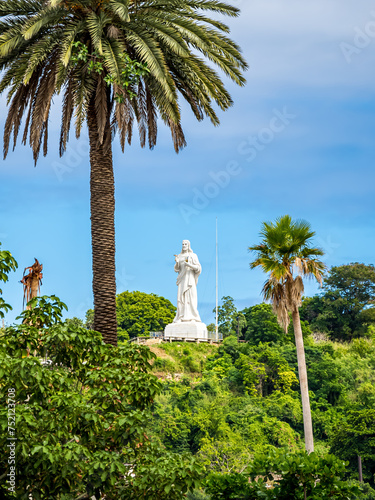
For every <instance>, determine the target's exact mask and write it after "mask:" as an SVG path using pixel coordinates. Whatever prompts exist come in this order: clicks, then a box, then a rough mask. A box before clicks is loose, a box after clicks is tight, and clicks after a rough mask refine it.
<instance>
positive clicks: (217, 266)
mask: <svg viewBox="0 0 375 500" xmlns="http://www.w3.org/2000/svg"><path fill="white" fill-rule="evenodd" d="M218 275H219V264H218V255H217V217H216V322H215V335H216V342H219V327H218V311H219V285H218V284H219V281H218Z"/></svg>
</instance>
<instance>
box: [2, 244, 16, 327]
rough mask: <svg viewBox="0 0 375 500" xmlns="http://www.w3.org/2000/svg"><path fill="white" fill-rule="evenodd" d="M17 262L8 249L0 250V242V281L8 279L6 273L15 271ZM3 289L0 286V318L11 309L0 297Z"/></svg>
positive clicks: (4, 281)
mask: <svg viewBox="0 0 375 500" xmlns="http://www.w3.org/2000/svg"><path fill="white" fill-rule="evenodd" d="M17 267H18V264H17V262H16V260H15V259H14V257H13V256H12V254H11V253H10V252H9V251H8V250H1V243H0V282H1V281H2V282H3V283H6V282H7V281H8V274H9V273H10V272H11V271H15V270H16V269H17ZM2 293H3V291H2V289H1V288H0V319H1V318H4V311H5V312H7V311H11V310H12V306H10V305H9V304H7V303H6V302H5V300H4V299H3V298H2V297H1V295H2Z"/></svg>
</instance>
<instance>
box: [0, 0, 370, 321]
mask: <svg viewBox="0 0 375 500" xmlns="http://www.w3.org/2000/svg"><path fill="white" fill-rule="evenodd" d="M232 3H233V4H234V5H237V6H238V7H240V9H241V11H242V12H241V16H240V18H238V19H235V20H229V25H230V26H231V30H232V31H231V36H232V38H233V39H235V40H236V42H238V43H239V44H240V46H241V47H242V49H243V53H244V55H245V58H246V59H247V61H248V63H249V66H250V68H249V71H248V72H247V74H246V77H247V85H246V86H245V87H243V88H238V87H235V86H234V85H233V84H231V83H229V82H227V86H228V88H229V89H230V91H231V93H232V96H233V99H234V106H233V107H232V108H231V109H230V110H229V111H227V112H225V113H220V120H221V125H220V127H216V128H215V127H213V126H212V125H211V124H210V123H209V121H208V120H205V121H204V122H202V123H197V122H196V121H195V119H194V117H193V116H192V114H191V112H190V110H189V109H188V108H187V107H186V106H185V105H182V110H183V124H184V131H185V135H186V138H187V142H188V146H187V148H185V149H184V150H183V151H182V152H181V153H180V154H179V155H176V154H175V153H174V150H173V147H172V144H171V140H170V137H169V132H168V130H166V129H164V128H163V126H162V125H160V129H159V139H158V144H157V146H156V147H155V149H154V150H153V151H148V150H146V149H145V150H142V149H140V147H139V146H138V144H137V141H136V137H135V138H134V141H133V145H132V146H131V147H127V148H126V150H125V154H122V153H121V151H120V148H119V146H118V143H117V142H115V143H114V145H113V147H114V164H115V178H116V246H117V286H118V293H120V292H122V291H124V290H126V289H128V290H140V291H143V292H147V293H151V292H153V293H156V294H159V295H162V296H164V297H166V298H168V299H169V300H171V301H172V302H173V303H176V293H177V287H176V284H175V273H174V271H173V264H174V260H173V254H175V253H177V252H179V251H180V248H181V241H182V240H183V239H190V241H191V245H192V248H193V250H194V251H195V252H196V253H197V254H198V256H199V259H200V261H201V264H202V267H203V271H202V275H201V277H200V279H199V284H198V299H199V309H200V312H201V316H202V319H203V321H205V322H207V323H209V322H211V321H212V320H213V315H212V309H213V307H214V302H215V218H216V217H218V226H219V268H220V279H219V295H220V297H221V296H224V295H231V296H232V297H233V298H234V299H235V302H236V304H237V307H238V308H243V307H246V306H250V305H253V304H255V303H258V302H260V301H261V297H260V290H261V287H262V284H263V282H264V279H265V277H264V276H263V275H262V273H261V272H260V271H257V270H254V271H250V270H249V261H250V258H251V256H250V255H249V253H248V252H247V248H248V246H249V245H253V244H256V243H257V242H258V240H259V230H260V227H261V223H262V221H265V220H274V219H275V218H276V217H279V216H281V215H284V214H286V213H288V214H290V215H291V216H292V217H293V218H303V219H306V220H307V221H309V222H310V223H311V225H312V228H313V229H314V230H315V231H316V238H315V243H316V244H317V245H318V246H321V247H322V248H323V249H324V250H325V252H326V256H325V258H324V260H325V262H326V263H327V265H328V266H332V265H341V264H346V263H349V262H356V261H359V262H364V263H374V261H375V259H374V258H373V249H374V247H375V234H374V215H375V214H374V212H375V203H374V199H375V196H374V195H375V170H374V160H375V146H374V143H375V141H374V130H375V85H374V83H375V82H374V80H375V73H374V70H373V68H374V66H375V8H374V6H373V3H372V2H371V1H369V0H362V2H361V3H360V9H359V8H358V5H359V4H358V3H355V2H350V1H348V0H345V1H342V0H341V1H339V0H330V1H328V2H327V0H316V1H314V2H307V1H301V0H266V1H264V0H254V1H251V2H250V1H249V0H236V1H233V2H232ZM226 21H227V22H228V20H226ZM5 116H6V96H5V95H3V96H1V97H0V130H2V129H3V126H4V122H5ZM59 123H60V106H59V99H58V98H57V99H56V105H55V108H54V114H53V116H52V118H51V132H50V140H49V153H48V156H47V157H46V158H42V159H41V160H40V162H39V163H38V166H37V167H36V168H34V166H33V161H32V155H31V151H30V149H29V148H28V147H27V148H26V147H24V146H21V145H19V146H17V148H16V150H15V152H14V153H10V154H9V155H8V158H7V159H6V160H5V161H0V214H1V219H0V220H1V224H0V241H1V242H2V245H3V249H8V250H10V251H11V252H12V253H13V255H14V256H15V258H16V259H17V261H18V263H19V269H18V271H17V273H12V275H11V276H10V280H9V282H8V283H7V284H6V285H5V286H4V287H3V291H4V298H5V299H6V300H7V301H8V302H10V303H11V304H12V305H13V308H14V310H13V312H12V313H9V314H8V316H7V317H6V321H7V322H8V323H9V322H12V321H13V320H14V318H15V316H16V315H17V314H18V313H19V311H20V310H21V308H22V285H21V284H20V283H19V281H20V279H21V278H22V271H23V268H24V267H26V266H29V265H31V264H32V263H33V261H34V257H37V258H38V259H39V261H40V262H42V263H43V265H44V280H43V286H42V293H43V294H46V295H49V294H56V295H58V296H59V297H60V298H61V299H62V300H63V301H64V302H66V303H67V305H68V306H69V313H68V316H70V317H72V316H78V317H82V318H83V317H84V314H85V311H86V310H87V309H88V308H90V307H92V293H91V247H90V220H89V216H90V214H89V162H88V141H87V134H86V133H83V135H82V137H81V139H80V140H79V141H78V142H77V141H75V140H72V141H71V142H70V145H69V149H68V152H67V154H66V155H65V156H64V157H63V158H62V159H60V158H59V157H58V133H59ZM1 141H2V139H1ZM317 291H318V288H317V287H316V286H315V285H314V284H312V283H307V284H306V292H307V293H308V294H314V293H316V292H317Z"/></svg>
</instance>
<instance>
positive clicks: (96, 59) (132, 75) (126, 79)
mask: <svg viewBox="0 0 375 500" xmlns="http://www.w3.org/2000/svg"><path fill="white" fill-rule="evenodd" d="M71 61H72V63H73V64H75V65H77V64H82V63H88V64H87V71H88V73H92V72H95V73H97V74H98V75H101V74H102V73H103V71H105V68H104V64H105V58H104V56H101V55H100V54H99V52H98V51H97V50H94V51H92V53H91V54H89V49H88V47H87V45H86V44H84V43H82V42H80V41H77V42H74V43H73V50H72V55H71ZM121 62H122V64H121V66H120V72H119V77H118V78H115V77H114V76H113V75H112V74H111V73H107V74H106V76H105V77H104V81H105V82H106V83H107V85H113V84H114V83H116V84H117V85H118V86H119V87H121V88H123V89H124V90H125V91H126V92H127V93H128V95H129V98H130V99H134V98H135V97H137V93H136V92H135V90H136V88H137V86H138V84H139V82H140V80H141V78H144V77H145V76H146V75H147V74H148V73H149V72H150V70H149V69H148V68H147V63H141V62H138V61H137V60H133V59H131V58H130V56H129V55H128V54H126V53H123V54H122V61H121ZM115 99H116V101H117V102H119V103H122V102H124V97H123V95H122V94H121V93H119V92H117V93H116V97H115Z"/></svg>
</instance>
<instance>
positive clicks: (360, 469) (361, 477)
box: [358, 455, 363, 483]
mask: <svg viewBox="0 0 375 500" xmlns="http://www.w3.org/2000/svg"><path fill="white" fill-rule="evenodd" d="M358 474H359V482H360V483H363V476H362V458H361V457H360V456H359V455H358Z"/></svg>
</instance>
